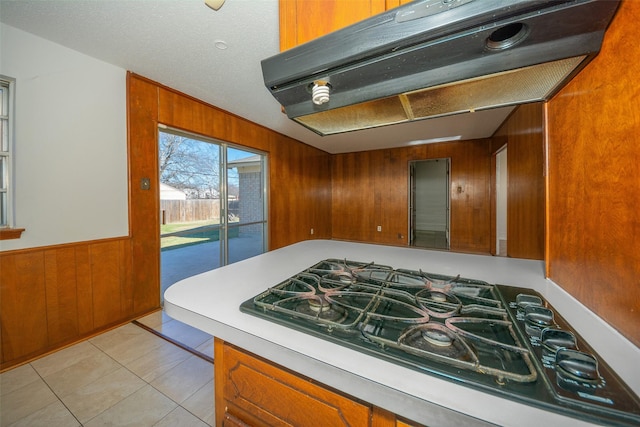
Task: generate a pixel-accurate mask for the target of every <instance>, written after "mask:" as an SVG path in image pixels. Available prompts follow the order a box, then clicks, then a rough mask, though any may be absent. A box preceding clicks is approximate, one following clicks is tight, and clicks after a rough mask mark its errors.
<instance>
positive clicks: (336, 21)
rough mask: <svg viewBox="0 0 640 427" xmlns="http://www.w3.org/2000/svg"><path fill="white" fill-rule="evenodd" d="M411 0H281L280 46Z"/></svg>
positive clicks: (313, 36) (292, 45)
mask: <svg viewBox="0 0 640 427" xmlns="http://www.w3.org/2000/svg"><path fill="white" fill-rule="evenodd" d="M409 1H410V0H349V1H344V0H280V50H287V49H290V48H292V47H294V46H298V45H300V44H303V43H306V42H308V41H310V40H313V39H315V38H318V37H321V36H324V35H325V34H328V33H330V32H332V31H336V30H339V29H341V28H344V27H346V26H348V25H351V24H355V23H356V22H358V21H362V20H363V19H366V18H369V17H371V16H373V15H377V14H378V13H382V12H384V11H385V10H388V9H392V8H394V7H397V6H400V5H401V4H404V3H408V2H409Z"/></svg>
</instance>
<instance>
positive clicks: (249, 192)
mask: <svg viewBox="0 0 640 427" xmlns="http://www.w3.org/2000/svg"><path fill="white" fill-rule="evenodd" d="M227 168H228V169H237V170H238V178H239V183H238V187H239V190H238V213H237V215H238V217H239V218H240V223H241V224H246V223H251V222H259V221H262V220H263V219H264V198H263V197H262V191H261V189H262V162H261V156H260V155H258V154H256V155H254V156H249V157H245V158H242V159H236V160H232V161H230V162H228V163H227ZM261 231H262V224H256V225H255V226H244V227H241V228H240V234H241V235H242V234H255V233H260V232H261Z"/></svg>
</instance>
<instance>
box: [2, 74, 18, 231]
mask: <svg viewBox="0 0 640 427" xmlns="http://www.w3.org/2000/svg"><path fill="white" fill-rule="evenodd" d="M14 84H15V80H13V79H10V78H7V77H4V76H0V137H1V138H2V140H1V141H0V227H12V226H13V225H14V224H13V221H14V219H13V188H12V182H13V180H12V177H13V175H12V174H13V170H12V169H13V158H12V149H13V144H12V139H13V92H14Z"/></svg>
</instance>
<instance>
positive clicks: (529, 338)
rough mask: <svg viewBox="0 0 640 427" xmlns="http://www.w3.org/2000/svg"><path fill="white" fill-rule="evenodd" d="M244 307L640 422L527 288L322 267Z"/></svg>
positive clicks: (467, 377)
mask: <svg viewBox="0 0 640 427" xmlns="http://www.w3.org/2000/svg"><path fill="white" fill-rule="evenodd" d="M240 309H241V310H242V311H243V312H246V313H250V314H252V315H256V316H259V317H262V318H265V319H268V320H270V321H274V322H276V323H279V324H281V325H284V326H287V327H291V328H293V329H296V330H299V331H303V332H305V333H309V334H312V335H314V336H317V337H319V338H322V339H326V340H330V341H332V342H335V343H337V344H340V345H343V346H347V347H350V348H352V349H355V350H357V351H360V352H365V353H367V354H370V355H373V356H375V357H379V358H383V359H385V360H388V361H390V362H392V363H397V364H400V365H403V366H406V367H409V368H411V369H414V370H416V371H418V372H422V373H425V374H428V375H434V376H438V377H441V378H444V379H446V380H449V381H453V382H456V383H460V384H464V385H465V386H469V387H473V388H476V389H480V390H482V391H485V392H488V393H492V394H496V395H499V396H502V397H505V398H508V399H512V400H516V401H519V402H523V403H526V404H529V405H533V406H538V407H541V408H544V409H547V410H551V411H556V412H559V413H562V414H565V415H569V416H573V417H576V418H581V419H586V420H592V421H596V422H600V423H605V424H613V425H616V424H617V425H639V424H640V400H639V399H638V397H637V396H636V395H635V394H634V393H633V392H632V391H631V390H630V389H629V388H628V387H627V386H626V385H625V384H624V382H622V381H621V380H620V379H619V378H618V376H617V375H616V374H615V373H614V372H613V371H612V370H611V369H610V368H609V367H608V366H607V365H606V363H604V361H602V360H600V358H599V357H598V356H597V355H596V354H595V352H594V351H593V349H592V348H591V347H589V346H588V344H587V343H586V342H584V340H583V339H582V338H581V337H580V336H579V335H578V334H576V333H575V331H573V330H572V329H571V327H570V326H569V325H568V324H567V322H566V321H564V319H563V318H562V317H561V316H560V315H559V314H557V313H556V312H555V310H554V309H553V307H551V306H550V305H549V304H548V303H547V302H546V301H544V299H543V298H542V297H541V296H540V295H539V294H537V293H536V292H534V291H531V290H529V289H523V288H516V287H510V286H503V285H493V284H489V283H486V282H483V281H479V280H473V279H467V278H461V277H459V276H458V277H451V276H443V275H439V274H434V273H429V272H424V271H421V270H419V269H418V270H407V269H394V268H392V267H390V266H386V265H381V264H376V263H368V262H359V261H351V260H339V259H326V260H323V261H321V262H319V263H317V264H315V265H314V266H312V267H310V268H308V269H306V270H304V271H302V272H300V273H298V274H296V275H295V276H293V277H291V278H289V279H287V280H285V281H283V282H281V283H279V284H277V285H275V286H273V287H271V288H269V289H267V290H265V291H264V292H262V293H260V294H259V295H257V296H255V297H254V298H251V299H250V300H248V301H245V302H244V303H243V304H242V305H241V306H240Z"/></svg>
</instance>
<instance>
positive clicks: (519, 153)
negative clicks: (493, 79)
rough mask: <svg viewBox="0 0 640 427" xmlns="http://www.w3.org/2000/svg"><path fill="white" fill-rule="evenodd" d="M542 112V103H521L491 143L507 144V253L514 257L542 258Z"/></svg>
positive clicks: (496, 145)
mask: <svg viewBox="0 0 640 427" xmlns="http://www.w3.org/2000/svg"><path fill="white" fill-rule="evenodd" d="M542 112H543V104H540V103H536V104H526V105H521V106H520V107H518V108H517V109H516V110H515V111H514V112H513V114H511V115H510V116H509V118H508V119H507V120H506V121H505V122H504V123H503V125H502V126H501V127H500V128H499V129H498V131H497V132H496V134H495V135H494V137H493V146H494V147H496V148H499V147H501V146H503V145H504V144H507V179H508V187H507V254H508V256H510V257H513V258H527V259H539V260H542V259H544V230H545V229H544V212H545V209H544V207H545V205H544V204H545V177H544V160H545V157H544V132H543V129H544V123H543V119H542ZM492 235H494V234H493V233H492Z"/></svg>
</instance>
